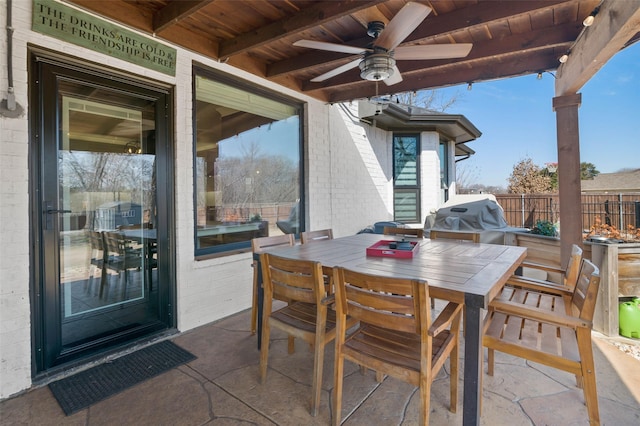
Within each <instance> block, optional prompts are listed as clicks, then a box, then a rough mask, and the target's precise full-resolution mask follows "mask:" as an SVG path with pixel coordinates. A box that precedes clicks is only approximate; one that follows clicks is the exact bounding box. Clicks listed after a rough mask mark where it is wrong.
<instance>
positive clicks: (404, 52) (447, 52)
mask: <svg viewBox="0 0 640 426" xmlns="http://www.w3.org/2000/svg"><path fill="white" fill-rule="evenodd" d="M472 47H473V44H471V43H454V44H429V45H423V46H400V47H398V48H397V49H396V50H394V51H393V57H394V59H395V60H412V59H413V60H423V59H449V58H464V57H465V56H467V55H468V54H469V52H471V48H472Z"/></svg>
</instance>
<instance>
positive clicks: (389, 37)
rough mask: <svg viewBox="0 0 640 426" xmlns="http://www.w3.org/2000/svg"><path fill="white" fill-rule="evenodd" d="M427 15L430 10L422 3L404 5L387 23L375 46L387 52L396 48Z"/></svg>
mask: <svg viewBox="0 0 640 426" xmlns="http://www.w3.org/2000/svg"><path fill="white" fill-rule="evenodd" d="M429 13H431V8H430V7H429V6H427V5H424V4H422V3H413V2H412V3H407V4H405V5H404V6H403V7H402V9H400V12H398V14H397V15H396V16H394V17H393V19H391V21H389V23H388V24H387V26H386V28H385V29H384V31H382V34H380V36H379V37H378V38H377V40H376V42H375V45H376V46H380V47H383V48H385V49H387V50H392V49H394V48H396V47H397V46H398V45H399V44H400V43H402V42H403V41H404V39H405V38H407V36H409V34H411V33H412V32H413V30H415V29H416V28H417V27H418V25H420V23H421V22H422V21H424V18H426V17H427V15H428V14H429Z"/></svg>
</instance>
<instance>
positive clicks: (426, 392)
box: [418, 373, 431, 426]
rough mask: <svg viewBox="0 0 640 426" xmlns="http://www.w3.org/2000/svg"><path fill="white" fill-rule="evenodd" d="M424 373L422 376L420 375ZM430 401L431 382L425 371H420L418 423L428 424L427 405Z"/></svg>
mask: <svg viewBox="0 0 640 426" xmlns="http://www.w3.org/2000/svg"><path fill="white" fill-rule="evenodd" d="M423 374H424V377H422V375H423ZM430 401H431V383H430V382H429V380H428V379H427V377H426V373H422V374H421V377H420V417H419V419H418V422H419V424H420V425H424V426H429V405H430Z"/></svg>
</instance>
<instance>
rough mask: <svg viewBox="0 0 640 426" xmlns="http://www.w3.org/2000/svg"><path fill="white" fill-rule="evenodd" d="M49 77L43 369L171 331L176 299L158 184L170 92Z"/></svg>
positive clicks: (76, 76)
mask: <svg viewBox="0 0 640 426" xmlns="http://www.w3.org/2000/svg"><path fill="white" fill-rule="evenodd" d="M39 72H41V73H42V74H41V77H42V78H41V85H40V86H39V87H40V93H41V94H42V96H41V99H43V100H44V102H43V103H42V105H41V106H40V111H39V116H38V120H39V123H40V126H41V127H40V129H41V137H40V143H39V151H38V152H39V155H40V158H41V160H40V164H41V166H40V170H39V181H40V184H39V191H38V193H39V194H40V197H39V199H38V200H37V202H38V203H40V205H41V209H40V211H41V212H42V217H41V220H40V229H39V230H38V232H39V234H40V235H41V244H40V252H39V253H40V257H39V264H40V268H39V270H40V271H41V278H40V284H39V286H40V287H41V288H42V289H43V290H44V291H43V292H42V294H43V300H42V302H41V309H42V310H41V312H40V315H39V319H40V321H39V323H38V325H39V328H38V329H37V335H38V336H40V338H39V339H37V341H38V342H39V344H40V348H41V351H42V353H43V355H42V357H41V358H40V357H38V356H37V361H36V364H37V369H38V370H39V371H42V370H46V369H48V368H51V367H54V366H56V365H60V364H64V363H66V362H68V361H71V360H74V359H78V358H81V357H83V356H86V355H88V354H91V353H95V352H98V351H100V350H103V349H105V348H109V347H112V346H113V345H116V344H121V343H123V342H127V341H129V340H131V339H134V338H137V337H140V336H142V335H145V334H148V333H150V332H153V331H157V330H161V329H164V328H167V327H168V326H169V325H170V323H169V318H170V315H169V314H168V312H169V311H168V309H167V306H169V305H170V303H169V300H170V298H169V297H168V288H169V285H168V284H169V281H168V280H167V277H168V274H163V273H161V272H159V271H161V270H163V268H164V270H165V271H166V268H167V266H166V262H167V257H166V255H164V256H163V255H162V253H167V252H168V250H167V249H166V242H165V243H164V244H162V243H161V242H160V241H162V240H163V238H161V237H162V236H164V240H165V241H166V229H163V224H164V226H165V227H166V217H167V215H166V214H164V215H163V213H162V212H159V211H158V208H157V205H158V201H162V196H161V197H160V198H159V197H158V194H162V192H158V191H157V187H160V185H159V184H157V183H156V182H157V180H158V179H157V173H156V170H158V169H159V167H158V164H157V162H158V161H159V160H158V158H159V156H158V155H157V152H158V151H159V150H158V148H159V147H158V146H156V144H157V134H158V131H159V129H163V128H166V127H164V126H163V125H161V123H159V122H158V117H165V112H164V110H163V111H162V113H161V114H159V113H158V110H157V109H158V108H161V109H164V107H165V105H166V104H168V103H167V102H166V100H165V99H164V95H163V94H157V93H153V92H149V91H148V90H142V91H141V90H140V89H139V88H136V87H134V86H130V85H126V84H122V82H120V83H117V82H112V81H111V80H110V79H103V78H99V77H97V76H95V75H85V74H82V73H78V72H77V71H75V70H68V69H64V68H58V67H55V66H52V65H50V64H46V63H45V64H40V68H39ZM163 140H166V139H163ZM160 151H162V149H160ZM162 158H164V160H162V161H166V156H164V157H162ZM165 202H166V201H165ZM158 224H160V229H159V227H158ZM159 234H160V235H159ZM36 355H38V352H36Z"/></svg>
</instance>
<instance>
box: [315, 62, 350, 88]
mask: <svg viewBox="0 0 640 426" xmlns="http://www.w3.org/2000/svg"><path fill="white" fill-rule="evenodd" d="M360 61H362V59H356V60H354V61H351V62H348V63H346V64H344V65H342V66H340V67H338V68H334V69H332V70H331V71H329V72H326V73H324V74H321V75H319V76H317V77H314V78H312V79H311V81H312V82H314V83H317V82H320V81H325V80H328V79H330V78H331V77H335V76H336V75H338V74H342V73H343V72H347V71H349V70H350V69H352V68H355V67H357V66H358V64H359V63H360Z"/></svg>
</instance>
